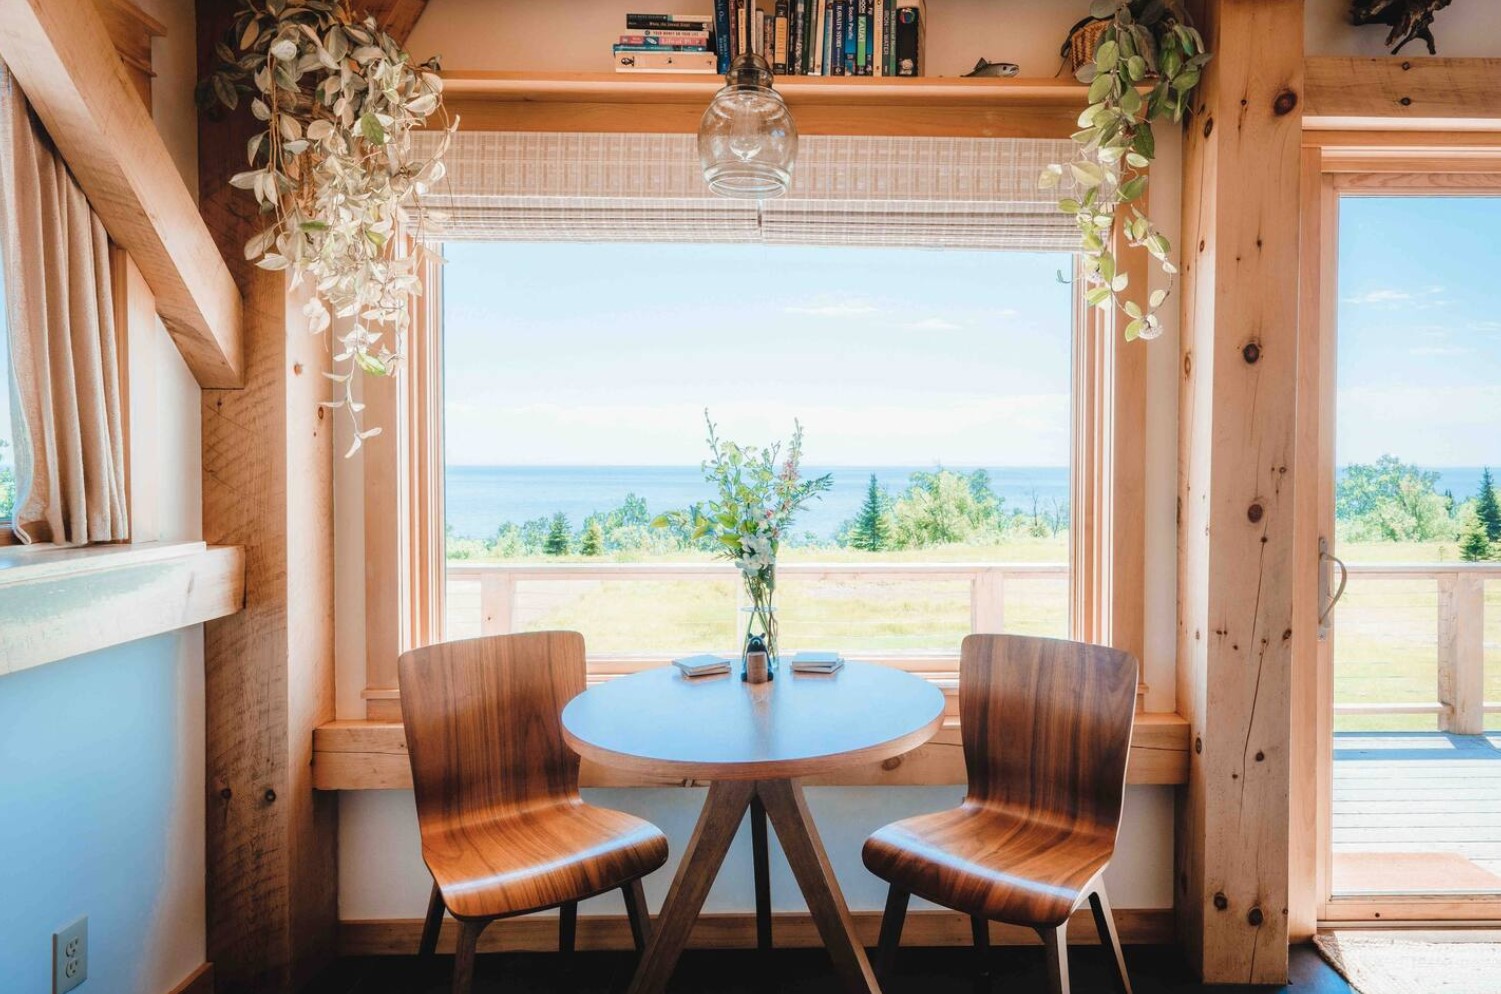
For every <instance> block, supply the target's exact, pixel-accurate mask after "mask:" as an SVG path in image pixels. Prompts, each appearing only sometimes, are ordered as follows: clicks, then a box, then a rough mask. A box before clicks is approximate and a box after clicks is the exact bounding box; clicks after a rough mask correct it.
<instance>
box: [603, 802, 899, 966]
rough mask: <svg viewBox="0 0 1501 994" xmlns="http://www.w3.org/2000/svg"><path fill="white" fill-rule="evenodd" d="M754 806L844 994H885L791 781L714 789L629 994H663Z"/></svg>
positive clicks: (654, 928) (657, 921)
mask: <svg viewBox="0 0 1501 994" xmlns="http://www.w3.org/2000/svg"><path fill="white" fill-rule="evenodd" d="M753 801H757V802H759V804H760V805H761V806H763V807H764V808H765V811H766V816H767V818H768V819H769V820H770V821H771V826H772V828H774V829H775V830H776V833H777V838H778V839H779V840H780V841H781V843H782V850H783V852H785V853H786V854H787V862H788V863H789V864H790V865H791V866H792V874H793V876H794V877H796V878H797V884H798V887H799V888H800V889H801V890H802V892H803V897H804V898H805V899H806V900H807V902H808V911H809V912H810V913H811V914H812V916H813V922H814V924H815V925H817V926H818V934H819V936H820V937H822V939H823V943H824V946H825V947H826V948H827V949H828V950H829V956H830V957H831V958H832V959H833V961H834V969H835V970H836V971H837V972H838V974H839V978H840V980H841V981H842V982H843V984H844V987H845V989H846V990H848V991H851V992H858V994H879V992H880V989H881V988H880V985H878V984H877V983H876V978H875V974H874V972H873V971H872V970H871V967H870V961H869V960H868V959H867V958H866V956H865V949H864V947H863V946H861V945H860V939H859V937H858V936H856V934H855V924H854V921H853V919H851V917H850V912H849V908H848V907H847V906H846V905H845V903H844V895H843V894H842V893H840V890H839V883H838V881H836V880H835V879H834V870H833V868H832V867H831V866H830V865H829V857H828V854H827V853H825V852H824V848H823V843H822V842H821V841H820V840H819V838H818V831H817V829H815V828H814V827H813V819H812V817H811V816H810V815H809V813H808V804H807V801H806V800H804V798H803V791H802V788H801V787H800V786H798V784H797V783H796V781H793V780H717V781H715V782H714V783H713V784H712V785H710V787H709V798H708V800H707V801H705V802H704V810H703V812H702V813H701V814H700V815H699V818H698V824H697V825H696V826H695V827H694V829H693V837H692V838H691V839H690V840H689V841H688V848H687V850H686V851H685V852H684V853H683V859H682V861H681V862H680V863H679V864H678V870H677V874H676V875H675V876H674V877H673V878H672V887H671V888H670V889H669V890H668V891H667V900H666V901H665V902H664V903H663V905H662V912H661V914H660V915H659V916H658V918H657V920H656V921H655V922H654V923H653V925H652V934H651V940H650V941H649V942H648V943H647V946H646V952H644V953H643V954H642V956H641V963H640V965H639V966H638V967H637V968H636V975H635V977H634V978H632V980H631V986H630V990H629V994H657V992H660V991H663V990H665V989H666V987H667V981H668V978H669V977H671V976H672V971H673V969H674V968H675V967H676V966H677V962H678V957H679V956H681V955H682V952H683V947H684V946H685V945H687V943H688V933H689V932H691V931H692V929H693V923H694V921H695V920H696V919H697V918H698V913H699V911H701V910H702V909H703V906H704V900H705V899H706V898H707V897H708V896H709V887H710V885H712V884H713V882H714V877H715V876H716V875H717V874H718V873H719V868H720V866H721V865H722V864H723V863H724V857H725V853H726V852H728V851H729V848H730V842H731V841H733V839H734V838H735V832H736V831H737V830H738V829H739V827H740V823H741V821H742V820H743V819H744V818H745V815H746V811H747V810H748V809H749V808H750V807H751V804H752V802H753Z"/></svg>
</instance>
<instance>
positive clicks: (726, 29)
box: [714, 0, 730, 75]
mask: <svg viewBox="0 0 1501 994" xmlns="http://www.w3.org/2000/svg"><path fill="white" fill-rule="evenodd" d="M714 50H715V53H716V54H717V55H718V56H719V64H718V66H716V67H715V68H717V69H718V70H719V72H720V74H721V75H723V74H724V73H727V72H729V71H730V0H714Z"/></svg>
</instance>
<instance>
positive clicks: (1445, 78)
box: [1303, 56, 1501, 131]
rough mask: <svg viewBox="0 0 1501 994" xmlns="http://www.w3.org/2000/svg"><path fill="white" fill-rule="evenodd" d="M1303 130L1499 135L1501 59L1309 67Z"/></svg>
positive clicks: (1328, 60)
mask: <svg viewBox="0 0 1501 994" xmlns="http://www.w3.org/2000/svg"><path fill="white" fill-rule="evenodd" d="M1306 77H1307V81H1306V83H1305V87H1306V92H1305V100H1304V106H1303V121H1304V126H1305V127H1309V128H1387V129H1391V128H1402V129H1408V130H1430V129H1449V130H1454V129H1478V130H1492V131H1494V130H1501V59H1439V58H1402V59H1394V58H1388V57H1385V56H1382V57H1379V58H1351V57H1345V56H1317V57H1314V58H1310V59H1309V60H1308V62H1307V70H1306Z"/></svg>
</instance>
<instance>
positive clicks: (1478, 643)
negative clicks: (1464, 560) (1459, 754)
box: [1438, 573, 1485, 735]
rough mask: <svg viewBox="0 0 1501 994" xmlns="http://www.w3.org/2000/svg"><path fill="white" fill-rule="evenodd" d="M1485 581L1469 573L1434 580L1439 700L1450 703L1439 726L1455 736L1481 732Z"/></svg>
mask: <svg viewBox="0 0 1501 994" xmlns="http://www.w3.org/2000/svg"><path fill="white" fill-rule="evenodd" d="M1484 627H1485V581H1484V580H1483V579H1482V578H1481V577H1478V576H1473V575H1470V574H1468V573H1445V574H1443V575H1442V576H1440V577H1439V580H1438V700H1439V703H1440V704H1444V705H1447V706H1448V709H1449V710H1448V711H1446V712H1445V713H1443V714H1441V715H1440V716H1439V728H1440V729H1441V730H1443V731H1445V732H1453V733H1454V734H1455V735H1479V734H1481V733H1482V732H1484V731H1485V702H1484V699H1483V698H1484V696H1485V633H1484Z"/></svg>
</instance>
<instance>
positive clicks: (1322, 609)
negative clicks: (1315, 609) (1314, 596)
mask: <svg viewBox="0 0 1501 994" xmlns="http://www.w3.org/2000/svg"><path fill="white" fill-rule="evenodd" d="M1330 563H1332V564H1334V565H1335V566H1338V567H1339V586H1337V587H1335V588H1334V593H1333V594H1332V595H1331V594H1330V593H1329V564H1330ZM1349 582H1350V570H1349V568H1348V567H1347V566H1345V563H1344V560H1342V559H1340V558H1339V557H1338V556H1336V555H1335V554H1334V553H1332V552H1330V551H1329V540H1328V539H1327V538H1322V537H1321V538H1320V539H1319V641H1320V642H1322V641H1324V640H1325V639H1327V638H1328V637H1329V615H1331V614H1333V613H1334V605H1336V604H1338V603H1339V599H1340V598H1341V597H1343V596H1345V584H1346V583H1349Z"/></svg>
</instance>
